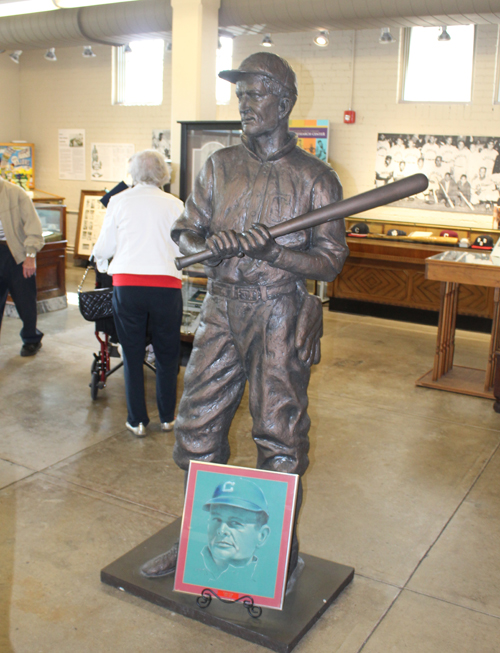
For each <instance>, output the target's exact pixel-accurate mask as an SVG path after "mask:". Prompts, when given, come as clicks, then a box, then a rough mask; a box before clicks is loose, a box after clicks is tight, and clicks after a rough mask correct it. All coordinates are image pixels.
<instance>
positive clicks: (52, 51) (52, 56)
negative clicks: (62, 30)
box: [44, 48, 57, 61]
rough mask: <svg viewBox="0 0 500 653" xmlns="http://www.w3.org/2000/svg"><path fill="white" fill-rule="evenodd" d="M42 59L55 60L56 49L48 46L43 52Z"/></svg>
mask: <svg viewBox="0 0 500 653" xmlns="http://www.w3.org/2000/svg"><path fill="white" fill-rule="evenodd" d="M44 59H47V61H57V57H56V49H55V48H49V49H48V50H47V52H46V53H45V54H44Z"/></svg>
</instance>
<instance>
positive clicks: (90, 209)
mask: <svg viewBox="0 0 500 653" xmlns="http://www.w3.org/2000/svg"><path fill="white" fill-rule="evenodd" d="M104 195H106V191H105V190H82V192H81V194H80V208H79V211H78V222H77V225H76V239H75V252H74V255H73V256H74V258H90V255H91V253H92V250H93V248H94V245H95V244H96V242H97V239H98V238H99V234H100V233H101V228H102V223H103V222H104V216H105V215H106V208H105V207H104V206H103V204H102V203H101V198H102V197H104Z"/></svg>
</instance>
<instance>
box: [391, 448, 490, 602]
mask: <svg viewBox="0 0 500 653" xmlns="http://www.w3.org/2000/svg"><path fill="white" fill-rule="evenodd" d="M499 449H500V443H498V444H497V446H496V447H495V448H494V450H493V451H492V453H491V454H490V455H489V456H488V458H487V460H486V461H485V462H484V464H483V465H482V467H481V469H480V470H479V472H478V473H477V475H476V478H475V479H474V480H473V482H472V483H471V485H470V487H469V489H468V490H467V492H466V493H465V494H464V496H463V497H462V499H461V501H460V502H459V503H458V505H457V507H456V508H455V510H454V511H453V512H452V513H451V515H450V517H449V518H448V519H447V521H446V522H445V524H444V525H443V527H442V528H441V530H440V531H439V533H438V534H437V536H436V537H435V538H434V541H433V542H431V544H430V545H429V547H428V548H427V550H426V552H425V553H424V555H423V556H422V557H421V558H420V560H419V561H418V563H417V565H416V566H415V569H414V570H413V571H412V572H411V574H410V575H409V577H408V579H407V581H406V583H405V584H404V586H403V590H405V589H408V584H409V583H410V582H411V579H412V578H413V577H414V575H415V574H416V573H417V571H418V569H419V568H420V566H421V564H422V563H423V561H424V560H425V559H426V558H427V556H428V555H429V553H430V552H431V551H432V549H433V548H434V547H435V545H436V544H437V543H438V541H439V540H440V538H441V536H442V534H443V533H444V532H445V530H446V529H447V528H448V526H449V525H450V523H451V522H452V520H453V519H454V517H455V515H456V514H457V513H458V511H459V510H460V508H461V507H462V506H463V504H464V503H465V501H467V498H468V497H469V496H470V494H471V492H472V490H473V489H474V488H475V486H476V485H477V483H478V481H479V479H480V478H481V476H482V475H483V473H484V471H485V469H486V468H487V467H488V465H489V464H490V462H491V460H492V459H493V457H494V456H495V454H496V453H497V451H498V450H499Z"/></svg>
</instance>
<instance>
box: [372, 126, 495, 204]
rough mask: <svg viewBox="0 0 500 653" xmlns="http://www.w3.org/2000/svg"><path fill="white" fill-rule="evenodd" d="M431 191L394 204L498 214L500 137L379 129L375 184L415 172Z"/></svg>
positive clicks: (388, 181) (382, 184)
mask: <svg viewBox="0 0 500 653" xmlns="http://www.w3.org/2000/svg"><path fill="white" fill-rule="evenodd" d="M418 172H422V173H423V174H424V175H426V176H427V177H428V179H429V187H428V188H427V190H426V191H424V192H422V193H418V195H412V196H411V197H407V198H405V199H403V200H399V201H397V202H393V203H392V204H391V205H390V206H401V207H404V208H411V209H426V210H432V211H451V212H454V213H471V214H482V215H488V216H489V215H492V214H493V207H494V206H495V205H496V204H497V203H498V202H499V201H500V136H457V135H450V134H390V133H387V132H384V133H383V134H378V140H377V153H376V160H375V185H376V186H385V185H386V184H390V183H392V182H393V181H398V180H399V179H403V178H404V177H408V176H410V175H413V174H415V173H418Z"/></svg>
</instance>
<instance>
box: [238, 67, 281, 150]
mask: <svg viewBox="0 0 500 653" xmlns="http://www.w3.org/2000/svg"><path fill="white" fill-rule="evenodd" d="M236 97H237V98H238V108H239V111H240V116H241V124H242V128H243V132H244V133H245V134H246V135H247V136H253V137H254V138H257V137H259V136H265V135H266V134H267V135H271V134H272V133H273V132H274V131H276V129H277V128H278V126H279V125H280V123H281V121H282V120H283V118H284V119H285V120H286V119H287V118H288V116H287V115H286V116H283V115H280V114H282V111H280V99H279V98H278V97H277V96H276V95H271V94H270V93H268V91H267V90H266V87H265V86H264V84H263V83H262V80H261V79H260V78H259V77H258V76H257V75H248V76H246V77H245V78H244V79H242V80H240V81H238V82H236Z"/></svg>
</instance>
